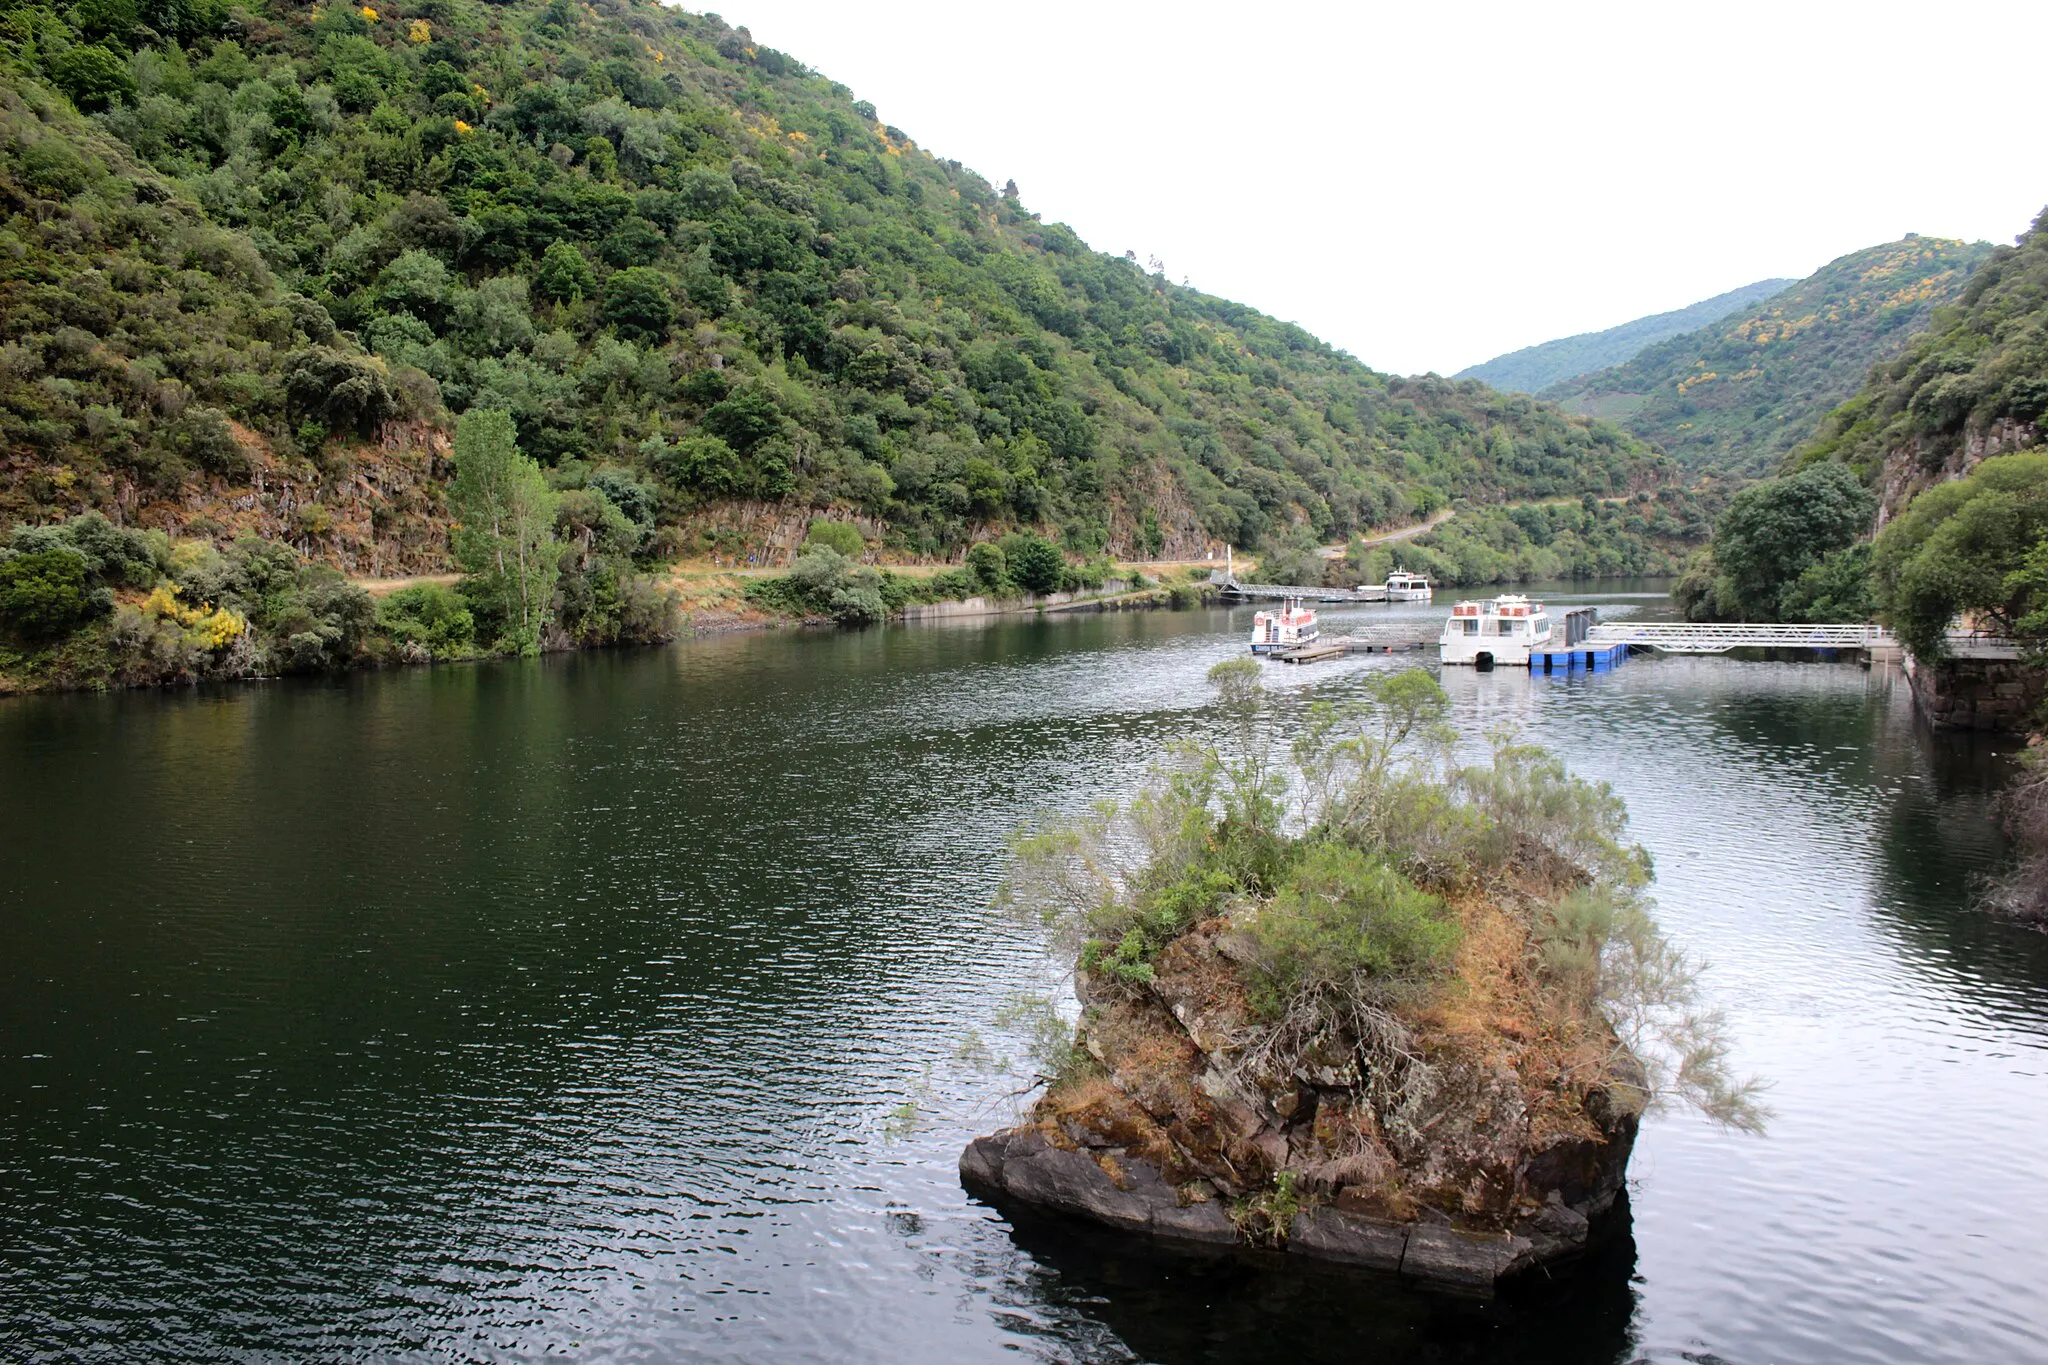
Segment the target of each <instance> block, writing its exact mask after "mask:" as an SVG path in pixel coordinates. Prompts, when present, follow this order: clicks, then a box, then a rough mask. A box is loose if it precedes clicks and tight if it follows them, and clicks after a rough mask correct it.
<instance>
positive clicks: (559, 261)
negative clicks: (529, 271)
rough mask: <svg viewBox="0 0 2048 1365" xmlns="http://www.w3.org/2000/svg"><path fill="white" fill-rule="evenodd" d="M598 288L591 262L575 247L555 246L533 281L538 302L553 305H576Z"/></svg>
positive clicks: (542, 258) (561, 244)
mask: <svg viewBox="0 0 2048 1365" xmlns="http://www.w3.org/2000/svg"><path fill="white" fill-rule="evenodd" d="M596 287H597V276H596V275H595V274H593V273H592V272H591V269H590V262H589V261H586V260H585V259H583V253H582V252H580V251H578V250H577V249H576V247H575V245H574V244H573V243H570V242H552V243H550V244H549V245H548V249H547V250H546V251H545V252H543V253H542V254H541V258H540V269H539V270H538V271H537V272H536V273H535V274H534V277H533V293H534V296H535V297H536V298H540V299H545V300H547V301H549V302H551V303H574V302H576V301H577V300H579V299H582V298H586V297H588V296H589V294H590V293H591V292H592V291H593V290H594V289H596Z"/></svg>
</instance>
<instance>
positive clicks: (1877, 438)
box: [1796, 209, 2048, 524]
mask: <svg viewBox="0 0 2048 1365" xmlns="http://www.w3.org/2000/svg"><path fill="white" fill-rule="evenodd" d="M2043 413H2048V209H2044V210H2043V211H2042V213H2041V215H2040V216H2039V217H2037V218H2035V220H2034V222H2033V225H2032V227H2031V228H2029V229H2028V231H2027V232H2025V233H2024V234H2022V235H2021V237H2020V239H2019V241H2018V244H2017V245H2014V246H2001V247H1999V248H1998V249H1996V250H1995V251H1993V252H1991V253H1990V256H1989V258H1988V259H1986V260H1985V262H1984V263H1983V264H1982V265H1981V266H1979V267H1978V268H1977V272H1976V274H1974V275H1973V276H1971V278H1970V282H1969V285H1968V287H1967V288H1966V289H1965V290H1964V291H1963V293H1962V295H1961V297H1960V298H1959V299H1958V300H1957V301H1956V303H1955V304H1954V306H1952V307H1948V308H1942V309H1940V310H1938V311H1937V312H1935V314H1934V315H1933V317H1932V318H1931V319H1930V321H1929V323H1928V326H1927V329H1926V330H1925V331H1924V332H1922V333H1920V334H1919V335H1918V336H1916V337H1914V338H1913V339H1912V342H1911V344H1910V345H1908V346H1907V347H1906V348H1905V349H1904V351H1902V352H1901V353H1900V354H1898V355H1897V356H1895V357H1894V358H1893V359H1892V360H1890V361H1889V362H1888V363H1886V364H1884V365H1881V366H1879V367H1878V368H1876V369H1875V370H1873V371H1872V372H1871V374H1870V376H1869V379H1868V380H1867V382H1866V383H1865V384H1864V385H1863V387H1862V389H1861V391H1860V392H1858V393H1857V394H1856V395H1855V396H1854V397H1852V398H1850V399H1849V400H1848V401H1847V402H1845V403H1843V404H1842V405H1841V406H1840V407H1837V408H1836V409H1835V410H1834V411H1832V412H1830V413H1829V414H1828V415H1827V416H1826V418H1825V419H1824V420H1823V421H1822V422H1821V423H1820V424H1819V428H1818V430H1817V431H1816V432H1815V433H1814V437H1813V440H1812V441H1811V442H1809V443H1808V444H1807V445H1806V446H1804V447H1803V448H1802V449H1801V450H1800V451H1799V452H1798V454H1797V456H1796V463H1797V464H1799V465H1802V466H1803V465H1809V464H1812V463H1814V462H1816V461H1821V460H1830V459H1832V460H1841V461H1845V462H1847V463H1848V464H1850V465H1851V466H1852V467H1853V468H1855V469H1856V471H1857V472H1858V473H1860V474H1862V475H1863V476H1864V478H1865V479H1866V480H1868V481H1870V482H1872V483H1874V484H1876V485H1877V486H1878V491H1879V494H1880V505H1879V522H1880V524H1882V523H1884V522H1886V521H1889V520H1890V519H1891V517H1892V516H1893V515H1894V514H1895V513H1897V512H1898V511H1899V510H1900V509H1901V508H1902V507H1903V506H1904V505H1905V503H1906V502H1907V500H1909V499H1910V498H1911V497H1912V496H1913V494H1914V493H1915V492H1917V491H1919V490H1920V489H1921V488H1924V487H1927V486H1929V485H1931V484H1935V483H1940V482H1944V481H1946V480H1950V479H1955V478H1959V477H1962V476H1963V475H1965V474H1967V473H1969V471H1970V470H1971V469H1973V468H1974V467H1975V466H1976V465H1977V463H1978V462H1979V461H1981V460H1983V459H1985V458H1986V457H1988V456H1992V455H1998V454H2001V453H2004V452H2007V451H2016V450H2023V449H2026V448H2027V447H2029V446H2033V445H2036V444H2038V443H2039V441H2040V439H2041V419H2042V415H2043Z"/></svg>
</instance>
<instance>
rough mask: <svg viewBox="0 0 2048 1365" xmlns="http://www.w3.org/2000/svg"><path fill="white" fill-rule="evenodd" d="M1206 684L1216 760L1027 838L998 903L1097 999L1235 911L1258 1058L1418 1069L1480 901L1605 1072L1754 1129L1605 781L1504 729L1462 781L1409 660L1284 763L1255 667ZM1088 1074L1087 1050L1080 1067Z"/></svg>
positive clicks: (1248, 1044)
mask: <svg viewBox="0 0 2048 1365" xmlns="http://www.w3.org/2000/svg"><path fill="white" fill-rule="evenodd" d="M1210 676H1211V678H1212V679H1213V680H1214V681H1215V682H1216V683H1217V684H1218V686H1219V689H1220V692H1221V703H1222V708H1223V710H1224V712H1225V714H1226V715H1227V716H1229V717H1230V718H1231V719H1232V720H1233V721H1234V724H1235V728H1236V730H1237V736H1238V738H1237V743H1236V745H1235V749H1234V752H1232V753H1229V754H1226V753H1224V752H1222V751H1219V750H1217V749H1214V748H1210V747H1207V746H1200V745H1181V746H1178V747H1177V748H1176V749H1175V750H1174V751H1173V752H1172V754H1171V756H1170V761H1168V762H1167V763H1165V764H1163V765H1162V767H1161V768H1160V769H1159V770H1157V771H1156V772H1155V774H1154V779H1153V781H1152V782H1151V784H1150V785H1149V786H1148V787H1147V788H1146V789H1145V790H1144V791H1143V792H1141V793H1140V794H1139V795H1138V796H1137V797H1135V798H1134V799H1133V800H1131V801H1130V802H1128V803H1124V804H1121V805H1117V804H1111V805H1106V806H1103V807H1100V808H1098V809H1096V810H1094V811H1092V812H1091V813H1089V814H1088V815H1086V816H1083V817H1080V818H1078V819H1074V820H1068V821H1061V822H1055V823H1053V824H1052V825H1050V826H1049V827H1045V828H1041V829H1038V830H1036V831H1033V832H1031V833H1029V834H1028V835H1025V836H1022V837H1020V838H1019V839H1018V840H1017V841H1016V843H1015V855H1016V862H1015V866H1014V869H1013V871H1012V874H1011V877H1010V878H1009V881H1008V882H1007V884H1006V887H1005V891H1004V898H1005V900H1006V901H1007V902H1008V903H1010V904H1012V905H1014V906H1017V907H1019V908H1022V909H1026V910H1028V911H1030V912H1032V913H1033V914H1034V915H1035V916H1036V917H1037V918H1039V919H1040V920H1041V921H1042V922H1043V923H1044V924H1046V925H1047V926H1048V927H1049V928H1050V929H1051V930H1052V931H1053V933H1054V936H1055V940H1056V944H1057V945H1058V946H1059V947H1061V948H1063V949H1065V950H1066V951H1069V952H1072V953H1073V954H1074V955H1075V958H1076V960H1077V961H1078V963H1079V964H1080V965H1081V967H1082V968H1084V969H1085V970H1088V971H1089V972H1091V973H1093V974H1094V976H1095V978H1096V980H1097V981H1098V982H1100V983H1101V984H1102V985H1103V986H1104V987H1105V988H1107V989H1111V990H1114V989H1119V988H1121V989H1133V990H1135V989H1143V988H1144V987H1145V986H1147V985H1148V984H1149V983H1150V982H1151V981H1152V980H1153V979H1154V968H1153V965H1152V964H1153V962H1154V960H1155V959H1156V958H1157V956H1158V954H1159V953H1160V952H1161V951H1162V950H1163V949H1164V948H1165V947H1166V946H1167V945H1169V944H1171V943H1172V942H1173V941H1174V940H1175V939H1177V938H1178V937H1180V936H1181V935H1183V934H1185V933H1187V932H1189V931H1190V930H1193V929H1195V928H1196V927H1197V926H1199V925H1202V924H1204V923H1205V922H1210V921H1214V920H1216V919H1218V918H1219V917H1220V918H1222V919H1224V920H1227V922H1228V925H1229V927H1230V928H1231V929H1232V930H1234V931H1235V932H1236V933H1237V934H1238V935H1239V939H1240V945H1241V946H1240V947H1238V948H1236V949H1233V950H1232V952H1231V955H1230V956H1231V959H1232V961H1233V962H1234V963H1235V964H1236V966H1237V970H1238V971H1239V973H1240V975H1241V977H1242V978H1243V984H1244V987H1245V991H1246V998H1247V1002H1248V1004H1249V1005H1250V1007H1251V1012H1252V1015H1253V1016H1254V1018H1255V1019H1256V1020H1257V1021H1258V1028H1257V1030H1256V1031H1255V1033H1254V1034H1253V1035H1250V1036H1246V1037H1244V1038H1241V1039H1239V1040H1238V1041H1237V1043H1236V1047H1237V1049H1238V1051H1239V1053H1240V1055H1241V1056H1243V1057H1245V1058H1249V1059H1253V1060H1251V1061H1248V1062H1247V1063H1246V1065H1247V1067H1249V1068H1252V1069H1254V1070H1262V1071H1264V1072H1267V1073H1269V1074H1278V1075H1286V1074H1291V1072H1292V1070H1293V1068H1294V1067H1295V1066H1296V1065H1298V1064H1299V1063H1300V1061H1301V1059H1302V1058H1303V1057H1304V1056H1306V1055H1307V1054H1309V1053H1310V1052H1312V1051H1315V1050H1317V1049H1326V1051H1325V1052H1324V1053H1322V1054H1321V1055H1325V1056H1330V1055H1342V1049H1341V1048H1339V1050H1338V1051H1336V1052H1334V1053H1333V1052H1329V1051H1327V1049H1329V1048H1331V1047H1332V1046H1333V1045H1334V1044H1335V1040H1339V1039H1342V1040H1346V1042H1348V1043H1349V1044H1350V1045H1355V1046H1356V1047H1358V1048H1359V1049H1360V1050H1361V1051H1362V1052H1363V1053H1365V1054H1368V1057H1369V1063H1368V1069H1370V1068H1371V1067H1386V1068H1389V1070H1390V1071H1391V1070H1392V1069H1394V1068H1396V1067H1397V1066H1398V1065H1399V1064H1400V1063H1402V1062H1404V1061H1406V1060H1408V1059H1410V1058H1411V1057H1412V1051H1406V1052H1405V1053H1404V1050H1405V1049H1409V1048H1410V1044H1409V1043H1408V1041H1407V1040H1408V1039H1410V1037H1411V1034H1410V1031H1409V1027H1408V1025H1407V1024H1406V1023H1405V1022H1404V1018H1406V1017H1412V1016H1413V1014H1414V1013H1415V1012H1416V1010H1417V1009H1418V1008H1419V1007H1421V1006H1422V1005H1423V1004H1425V1003H1426V1002H1427V1001H1429V1000H1430V999H1432V998H1434V997H1435V996H1436V994H1437V993H1438V992H1439V991H1440V990H1441V989H1442V988H1443V987H1444V985H1445V983H1446V982H1447V981H1448V980H1450V979H1451V978H1452V977H1453V976H1454V975H1455V971H1456V963H1457V960H1458V954H1459V951H1460V948H1461V945H1462V944H1463V942H1464V939H1465V935H1466V932H1467V930H1466V917H1465V914H1464V913H1463V912H1461V910H1460V909H1459V908H1458V907H1459V906H1460V905H1469V904H1471V903H1473V902H1474V900H1475V899H1479V900H1484V901H1485V902H1487V903H1488V904H1490V905H1491V906H1493V907H1494V908H1495V909H1497V910H1499V911H1501V912H1503V913H1506V914H1509V915H1511V916H1513V917H1516V918H1517V919H1518V921H1519V924H1520V928H1521V930H1522V932H1523V934H1524V935H1525V936H1526V939H1527V943H1528V954H1529V966H1530V968H1531V969H1533V970H1534V971H1536V972H1538V973H1540V974H1541V976H1542V978H1543V980H1544V983H1545V990H1546V991H1547V992H1548V993H1549V998H1550V999H1551V1001H1552V1002H1553V1003H1554V1004H1555V1005H1556V1006H1557V1007H1559V1008H1561V1009H1562V1010H1564V1011H1565V1013H1566V1015H1567V1016H1575V1017H1577V1018H1578V1019H1580V1020H1581V1021H1583V1022H1584V1023H1585V1024H1586V1025H1587V1026H1588V1027H1590V1028H1591V1029H1592V1030H1593V1032H1594V1033H1596V1034H1597V1033H1598V1032H1600V1031H1601V1030H1604V1029H1605V1028H1607V1027H1612V1028H1613V1029H1614V1030H1615V1032H1616V1033H1618V1034H1619V1036H1620V1038H1621V1040H1622V1042H1623V1043H1624V1044H1625V1045H1626V1051H1630V1052H1633V1053H1634V1054H1635V1055H1636V1057H1637V1059H1638V1060H1640V1061H1641V1063H1642V1064H1643V1065H1644V1066H1645V1067H1646V1068H1647V1078H1645V1077H1644V1076H1641V1075H1636V1074H1634V1073H1633V1072H1632V1070H1631V1068H1630V1067H1629V1066H1628V1064H1627V1061H1626V1057H1625V1056H1624V1055H1623V1054H1622V1053H1615V1054H1612V1055H1610V1057H1609V1063H1610V1065H1612V1066H1613V1067H1614V1068H1615V1074H1613V1075H1611V1076H1609V1077H1608V1078H1607V1079H1608V1080H1609V1081H1610V1082H1611V1083H1614V1084H1616V1085H1618V1086H1619V1087H1620V1088H1621V1089H1623V1090H1634V1091H1636V1092H1637V1093H1639V1094H1640V1095H1641V1096H1642V1097H1643V1098H1644V1099H1649V1098H1650V1097H1652V1096H1654V1095H1656V1094H1659V1093H1671V1094H1675V1095H1678V1096H1682V1097H1684V1098H1686V1099H1688V1100H1691V1101H1693V1102H1696V1103H1698V1104H1700V1105H1701V1106H1702V1107H1704V1108H1705V1109H1707V1110H1708V1112H1710V1113H1712V1114H1714V1115H1715V1116H1717V1117H1719V1118H1721V1119H1723V1120H1725V1121H1728V1122H1732V1123H1736V1124H1744V1125H1753V1124H1755V1123H1757V1122H1759V1121H1760V1119H1761V1111H1760V1110H1759V1109H1758V1108H1757V1106H1756V1102H1755V1095H1754V1092H1753V1089H1752V1088H1750V1087H1748V1086H1745V1085H1742V1084H1738V1083H1736V1082H1735V1081H1733V1080H1732V1079H1731V1078H1730V1077H1729V1076H1728V1074H1727V1072H1726V1070H1725V1067H1724V1065H1723V1064H1722V1061H1721V1043H1720V1040H1719V1039H1718V1037H1717V1036H1716V1035H1717V1028H1718V1024H1717V1021H1715V1020H1714V1019H1713V1018H1712V1016H1711V1015H1709V1014H1706V1013H1704V1012H1702V1011H1701V1010H1700V1009H1699V1008H1698V1005H1697V1001H1696V999H1695V998H1694V993H1693V978H1692V976H1691V973H1690V971H1689V969H1688V968H1687V966H1686V964H1685V962H1684V959H1683V958H1682V957H1681V956H1680V955H1679V954H1678V953H1677V951H1676V950H1675V949H1673V948H1672V947H1671V946H1670V944H1669V943H1668V942H1667V941H1666V940H1665V939H1664V938H1663V936H1662V935H1661V933H1660V932H1659V931H1658V929H1657V927H1656V924H1655V921H1654V919H1653V917H1652V915H1651V913H1650V903H1649V900H1648V896H1647V894H1646V888H1647V885H1648V883H1649V880H1650V863H1649V858H1648V855H1647V854H1645V853H1644V852H1643V850H1642V849H1641V848H1640V847H1637V846H1635V845H1633V844H1630V843H1628V842H1627V839H1626V826H1627V813H1626V811H1625V809H1624V808H1623V806H1622V804H1621V801H1620V800H1619V798H1617V797H1616V796H1615V795H1614V793H1613V792H1612V791H1611V790H1609V789H1608V788H1607V787H1606V786H1605V784H1599V783H1589V782H1585V781H1582V780H1580V779H1577V778H1574V777H1572V776H1571V775H1570V774H1569V773H1568V772H1567V771H1566V770H1565V768H1564V766H1563V765H1562V764H1561V763H1559V762H1558V761H1557V760H1556V759H1555V758H1552V757H1551V756H1549V755H1548V754H1546V753H1544V752H1543V751H1541V750H1539V749H1536V748H1533V747H1531V746H1528V745H1523V744H1519V743H1517V742H1516V741H1515V740H1514V737H1513V736H1512V735H1511V734H1505V733H1503V734H1498V735H1495V736H1493V737H1492V738H1493V747H1492V756H1491V761H1490V762H1488V763H1485V764H1481V765H1477V766H1469V767H1468V766H1461V765H1459V764H1458V763H1456V762H1455V761H1454V759H1453V757H1452V742H1453V739H1454V736H1453V734H1452V733H1451V731H1450V730H1449V729H1448V727H1447V726H1446V724H1445V715H1446V710H1447V705H1448V699H1447V698H1446V697H1445V695H1444V693H1443V692H1442V690H1441V689H1440V688H1439V687H1438V686H1437V684H1436V682H1435V681H1434V680H1433V679H1432V678H1431V677H1430V676H1429V675H1428V674H1427V673H1425V672H1423V671H1422V670H1420V669H1411V670H1408V671H1406V672H1403V673H1382V674H1379V675H1376V676H1374V677H1373V678H1372V679H1371V680H1370V681H1369V682H1368V683H1367V685H1366V687H1365V690H1364V695H1363V697H1362V698H1360V699H1359V700H1358V701H1356V702H1353V703H1350V704H1342V705H1340V704H1332V703H1328V702H1319V703H1316V704H1315V705H1314V706H1313V707H1312V708H1311V710H1310V712H1309V714H1308V716H1307V718H1306V720H1305V721H1302V722H1300V723H1298V724H1291V725H1290V726H1289V729H1288V732H1289V736H1290V742H1289V743H1288V746H1287V748H1286V749H1285V751H1284V757H1283V751H1282V750H1281V749H1280V741H1279V739H1278V737H1277V736H1276V735H1275V734H1273V733H1272V731H1271V730H1269V729H1268V728H1267V722H1266V719H1265V716H1264V714H1263V713H1264V699H1263V694H1262V690H1261V687H1260V683H1259V676H1260V670H1259V667H1258V665H1257V664H1256V663H1254V662H1253V661H1251V660H1245V659H1237V660H1231V661H1228V662H1226V663H1224V664H1220V665H1218V666H1217V667H1216V668H1215V669H1214V670H1212V672H1211V675H1210ZM1075 1063H1076V1065H1079V1066H1082V1067H1085V1066H1086V1065H1087V1064H1088V1063H1087V1060H1086V1058H1085V1057H1082V1058H1077V1059H1075Z"/></svg>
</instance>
